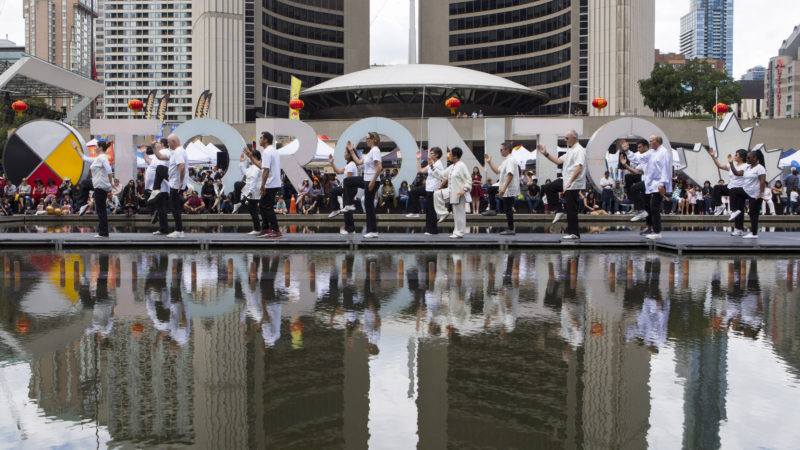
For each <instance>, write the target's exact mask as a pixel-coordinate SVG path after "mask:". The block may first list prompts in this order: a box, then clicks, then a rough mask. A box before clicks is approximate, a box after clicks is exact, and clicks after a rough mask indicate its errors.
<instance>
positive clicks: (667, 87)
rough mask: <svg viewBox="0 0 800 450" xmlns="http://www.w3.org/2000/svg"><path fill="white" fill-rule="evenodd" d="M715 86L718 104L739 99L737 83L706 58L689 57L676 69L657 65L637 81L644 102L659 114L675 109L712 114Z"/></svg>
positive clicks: (714, 102) (740, 95) (734, 101)
mask: <svg viewBox="0 0 800 450" xmlns="http://www.w3.org/2000/svg"><path fill="white" fill-rule="evenodd" d="M717 88H719V102H720V103H725V104H727V105H731V104H735V103H738V102H739V101H741V98H742V94H741V88H740V87H739V83H738V82H736V81H734V80H733V78H731V77H730V76H729V75H728V74H727V73H726V72H724V71H720V70H716V69H715V68H714V66H712V65H711V64H710V63H708V62H707V61H701V60H697V59H695V60H689V61H687V63H686V64H685V65H683V66H681V67H679V68H674V67H672V66H668V65H666V66H665V65H659V64H656V65H655V67H653V71H652V72H651V73H650V78H648V79H645V80H639V90H640V92H641V93H642V96H643V97H644V103H645V105H647V106H648V107H649V108H650V109H652V110H653V111H655V112H656V113H661V114H663V113H665V112H677V111H686V112H689V113H692V114H698V113H701V112H703V111H705V112H707V113H709V114H711V113H713V112H714V105H715V104H716V89H717Z"/></svg>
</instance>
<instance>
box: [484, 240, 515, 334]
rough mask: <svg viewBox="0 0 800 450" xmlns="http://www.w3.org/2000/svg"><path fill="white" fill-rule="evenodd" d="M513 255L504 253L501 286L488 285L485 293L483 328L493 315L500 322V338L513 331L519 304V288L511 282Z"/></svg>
mask: <svg viewBox="0 0 800 450" xmlns="http://www.w3.org/2000/svg"><path fill="white" fill-rule="evenodd" d="M513 265H514V256H513V255H506V268H505V270H504V271H503V287H502V288H501V289H498V290H495V289H493V288H492V287H490V291H489V292H488V293H487V294H488V295H487V300H489V301H488V302H486V308H487V310H486V320H485V322H484V328H488V327H489V324H490V323H491V321H492V319H493V318H494V317H497V318H498V320H499V322H500V338H501V339H502V338H505V335H506V333H511V332H512V331H514V328H515V327H516V323H517V314H518V312H517V307H518V304H519V288H515V287H514V283H513V282H512V270H513Z"/></svg>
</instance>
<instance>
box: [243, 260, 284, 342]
mask: <svg viewBox="0 0 800 450" xmlns="http://www.w3.org/2000/svg"><path fill="white" fill-rule="evenodd" d="M278 264H279V258H278V257H266V256H265V257H262V258H261V281H260V283H258V284H256V283H255V282H252V283H250V285H249V286H248V287H247V289H243V291H244V292H243V296H244V298H245V306H244V308H243V309H242V314H241V318H240V322H241V324H242V326H245V324H246V322H247V319H248V318H249V319H250V320H251V325H250V328H249V329H248V330H247V332H246V333H245V342H250V340H252V338H253V335H254V334H255V333H257V332H259V331H260V332H261V337H262V339H263V340H264V346H265V348H267V349H269V348H273V347H275V344H276V343H277V342H278V340H279V339H280V337H281V312H282V308H283V303H282V302H281V301H280V300H279V298H278V296H277V295H276V292H275V277H276V273H277V270H278Z"/></svg>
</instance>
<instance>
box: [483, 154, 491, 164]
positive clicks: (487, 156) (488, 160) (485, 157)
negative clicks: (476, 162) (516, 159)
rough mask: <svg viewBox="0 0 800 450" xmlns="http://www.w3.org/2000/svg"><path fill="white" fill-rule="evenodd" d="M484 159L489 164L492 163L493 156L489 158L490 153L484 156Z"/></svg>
mask: <svg viewBox="0 0 800 450" xmlns="http://www.w3.org/2000/svg"><path fill="white" fill-rule="evenodd" d="M483 159H485V160H486V162H487V163H490V162H492V157H491V156H489V154H488V153H487V154H485V155H483Z"/></svg>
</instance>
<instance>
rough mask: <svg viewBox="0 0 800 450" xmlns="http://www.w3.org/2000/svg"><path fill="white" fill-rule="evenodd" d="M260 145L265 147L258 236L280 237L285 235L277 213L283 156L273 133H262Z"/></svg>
mask: <svg viewBox="0 0 800 450" xmlns="http://www.w3.org/2000/svg"><path fill="white" fill-rule="evenodd" d="M259 145H261V147H263V148H264V153H263V156H262V158H261V169H262V170H263V174H262V177H261V185H260V186H261V219H262V220H261V222H262V225H261V226H262V228H261V234H259V235H258V237H263V238H266V239H280V238H281V237H283V235H282V234H281V231H280V228H279V227H278V216H276V215H275V196H276V195H278V193H279V192H281V190H282V189H283V183H281V156H280V154H279V153H278V149H277V148H275V145H273V137H272V134H271V133H268V132H266V131H264V132H262V133H261V138H260V141H259Z"/></svg>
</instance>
